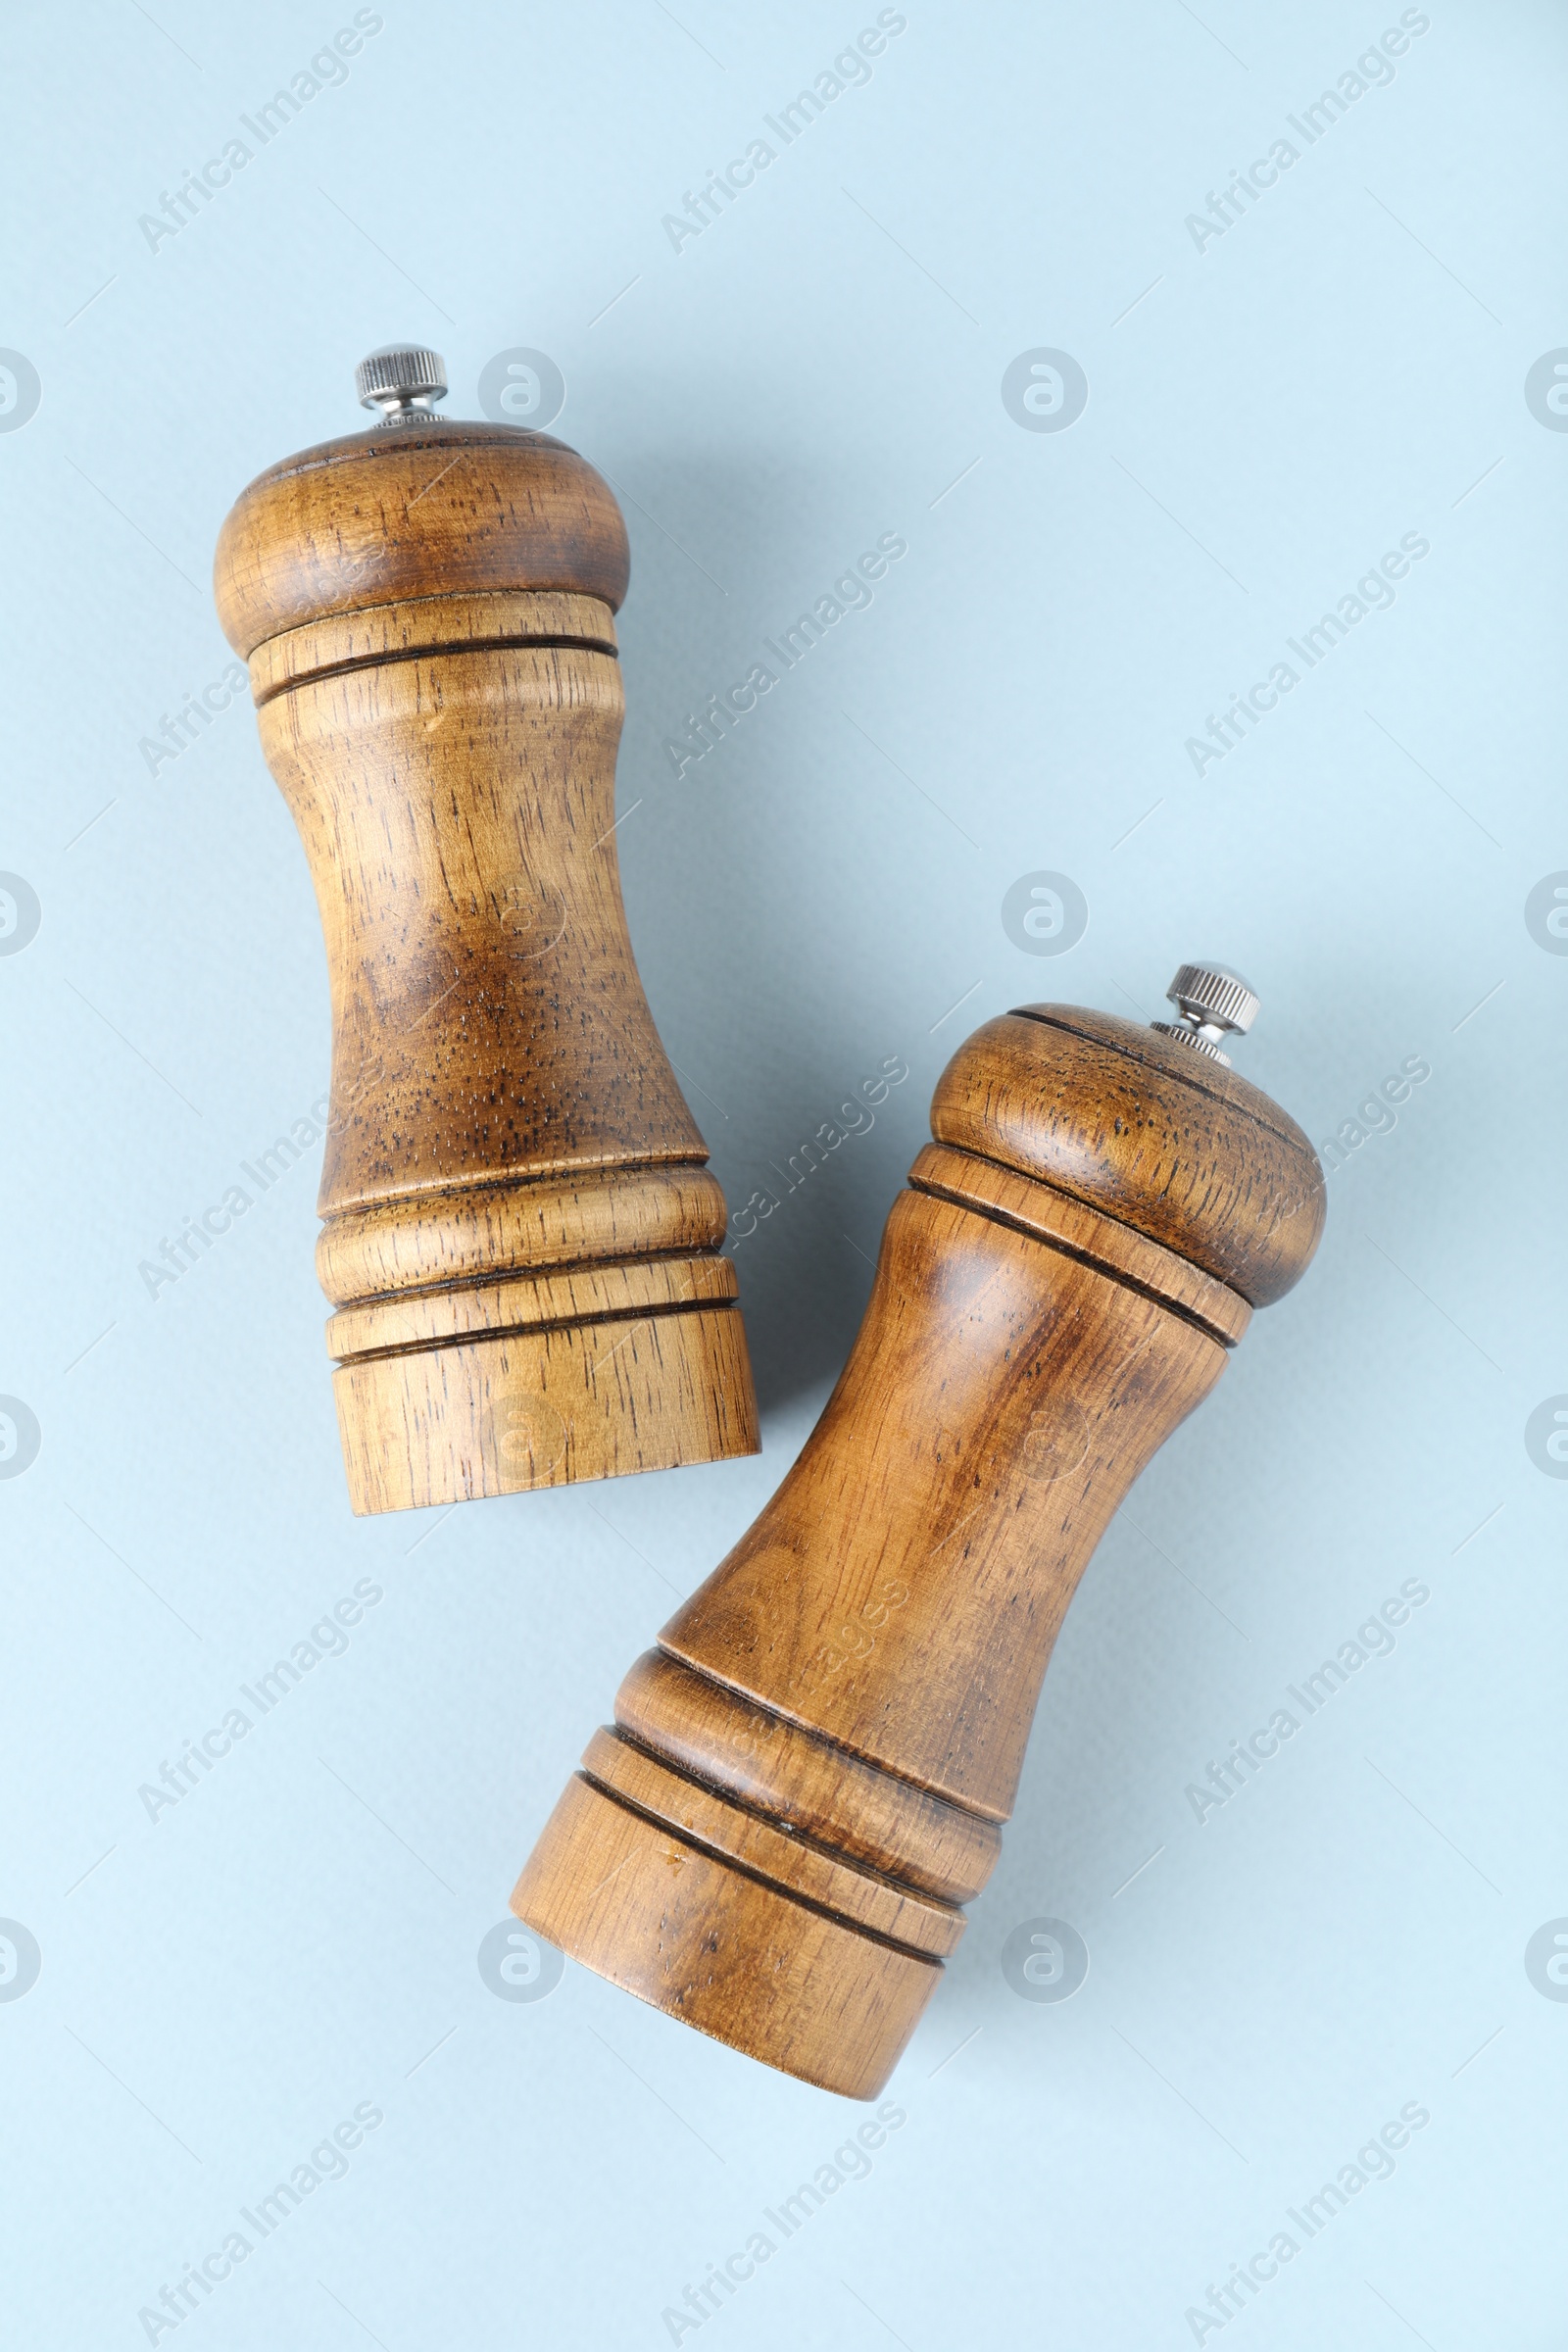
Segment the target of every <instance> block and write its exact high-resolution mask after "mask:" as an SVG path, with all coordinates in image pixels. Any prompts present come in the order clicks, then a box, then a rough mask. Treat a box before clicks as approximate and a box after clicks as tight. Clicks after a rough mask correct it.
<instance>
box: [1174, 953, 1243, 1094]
mask: <svg viewBox="0 0 1568 2352" xmlns="http://www.w3.org/2000/svg"><path fill="white" fill-rule="evenodd" d="M1165 994H1166V996H1167V997H1168V998H1169V1000H1170V1002H1171V1004H1173V1005H1175V1007H1176V1009H1177V1011H1178V1012H1179V1013H1180V1014H1181V1019H1180V1020H1179V1021H1152V1022H1151V1023H1150V1027H1151V1028H1152V1029H1157V1030H1158V1031H1159V1034H1160V1036H1161V1037H1173V1038H1175V1040H1176V1042H1177V1043H1178V1045H1183V1046H1192V1047H1193V1048H1194V1049H1195V1050H1196V1051H1197V1052H1198V1053H1200V1054H1207V1055H1208V1057H1209V1059H1210V1061H1222V1062H1223V1063H1224V1064H1225V1067H1226V1068H1227V1069H1229V1068H1230V1066H1231V1057H1230V1055H1229V1054H1227V1053H1225V1052H1224V1051H1223V1049H1222V1044H1221V1041H1222V1040H1223V1039H1224V1038H1227V1037H1245V1036H1246V1035H1247V1032H1248V1031H1249V1029H1250V1027H1251V1026H1252V1023H1253V1022H1254V1021H1255V1020H1256V1018H1257V1010H1258V1005H1257V999H1256V997H1255V996H1254V995H1253V994H1252V992H1251V990H1250V988H1249V987H1248V985H1247V982H1246V981H1245V980H1239V979H1238V978H1237V976H1236V974H1235V973H1234V972H1227V971H1225V970H1224V969H1222V967H1221V966H1220V965H1219V964H1216V963H1184V964H1183V965H1182V967H1181V969H1180V971H1179V972H1178V973H1177V974H1176V977H1175V979H1174V980H1173V981H1172V982H1171V984H1170V986H1169V988H1167V989H1166V991H1165Z"/></svg>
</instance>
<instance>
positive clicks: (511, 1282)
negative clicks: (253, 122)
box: [215, 347, 758, 1511]
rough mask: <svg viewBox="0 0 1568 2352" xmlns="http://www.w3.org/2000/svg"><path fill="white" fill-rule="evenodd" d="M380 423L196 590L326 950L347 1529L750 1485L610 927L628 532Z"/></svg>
mask: <svg viewBox="0 0 1568 2352" xmlns="http://www.w3.org/2000/svg"><path fill="white" fill-rule="evenodd" d="M357 383H358V388H359V391H360V394H361V398H362V402H363V404H364V405H365V406H366V407H372V406H373V407H378V408H380V409H381V410H382V412H383V419H382V422H381V423H380V424H379V425H378V426H376V427H375V428H373V429H371V430H370V431H368V432H361V433H356V434H354V435H352V436H351V437H349V438H348V439H345V440H341V441H328V442H325V443H323V444H322V445H321V446H320V447H319V448H316V449H309V450H306V451H305V452H304V453H303V454H302V455H301V456H299V457H296V458H288V459H285V460H284V461H283V463H282V464H281V465H278V466H272V467H271V468H270V471H268V472H267V473H264V474H262V475H261V476H260V478H259V479H258V480H256V481H254V482H252V484H251V486H250V488H249V489H248V490H246V491H245V492H244V493H243V495H242V496H241V497H240V499H239V500H238V502H237V504H236V505H235V507H234V509H233V511H232V513H231V514H230V515H229V516H228V518H227V520H226V521H225V523H224V525H223V529H222V534H221V538H220V540H219V545H218V558H217V564H216V567H215V577H216V589H217V598H218V610H219V615H220V617H221V621H222V624H223V629H224V633H225V634H226V636H227V638H228V641H229V643H230V644H231V645H232V646H233V647H234V650H235V651H236V653H238V654H241V655H242V656H243V657H244V658H245V659H246V660H247V661H248V662H249V663H250V673H251V683H252V688H253V692H254V695H255V700H256V704H257V708H258V711H259V714H260V724H261V733H262V744H263V748H264V750H265V751H266V754H267V759H268V763H269V765H270V768H271V770H272V773H273V775H274V776H275V777H276V778H277V781H278V783H279V785H280V786H281V787H282V791H283V795H284V798H285V800H286V801H287V802H288V805H289V808H290V809H291V810H292V812H293V815H294V819H295V822H296V823H297V824H298V826H299V829H300V833H301V836H302V838H303V840H304V843H305V849H306V853H307V856H308V857H309V859H310V863H311V870H312V874H313V876H314V879H315V883H316V892H317V899H318V903H319V907H320V915H321V924H322V928H323V930H324V932H325V936H326V945H327V957H328V964H329V968H330V976H331V990H332V1020H333V1036H332V1092H331V1116H330V1121H329V1126H328V1132H327V1139H326V1153H325V1164H324V1167H323V1170H322V1175H321V1191H320V1199H319V1204H318V1205H319V1212H320V1215H321V1216H322V1218H323V1219H324V1220H325V1225H324V1230H323V1232H322V1234H321V1237H320V1241H319V1247H318V1250H317V1268H318V1272H319V1278H320V1282H321V1287H322V1289H323V1290H324V1291H325V1292H326V1294H327V1297H328V1298H329V1299H331V1300H332V1302H333V1304H334V1306H335V1307H336V1309H337V1312H336V1313H335V1314H334V1315H333V1316H332V1317H331V1319H330V1321H329V1322H328V1324H327V1345H328V1348H329V1350H330V1352H331V1354H332V1355H333V1356H334V1357H335V1358H337V1360H338V1369H337V1371H336V1373H335V1375H334V1384H333V1385H334V1388H335V1392H336V1397H337V1408H338V1420H339V1424H340V1427H341V1431H342V1437H343V1451H344V1457H345V1460H346V1463H347V1466H348V1478H349V1489H350V1494H351V1495H352V1499H353V1503H354V1508H355V1509H356V1510H357V1511H387V1510H400V1509H406V1508H408V1507H409V1506H411V1505H413V1504H417V1503H437V1502H451V1501H454V1500H459V1499H462V1498H464V1497H466V1496H468V1495H497V1494H504V1493H510V1492H514V1491H515V1490H517V1489H521V1488H529V1487H543V1486H559V1485H562V1484H564V1482H566V1481H567V1480H571V1479H583V1478H609V1477H613V1476H615V1475H617V1474H618V1473H620V1472H622V1471H630V1470H649V1469H662V1468H667V1467H668V1466H670V1465H671V1464H674V1463H677V1462H708V1461H714V1460H717V1459H719V1458H721V1457H723V1456H726V1455H729V1454H740V1453H755V1452H756V1451H757V1447H758V1437H757V1411H756V1403H755V1399H754V1397H753V1394H752V1376H751V1366H750V1362H749V1360H748V1357H747V1352H746V1341H745V1335H744V1332H743V1329H742V1326H741V1320H740V1312H739V1309H738V1307H737V1305H736V1303H735V1299H736V1284H735V1272H734V1267H733V1265H732V1264H731V1263H730V1261H729V1260H728V1259H726V1258H723V1257H721V1256H719V1254H718V1247H719V1244H720V1243H721V1242H722V1240H723V1238H724V1228H725V1210H724V1199H723V1195H722V1193H721V1192H720V1190H719V1187H718V1185H717V1183H716V1181H715V1180H714V1178H713V1177H712V1176H711V1175H710V1174H709V1173H708V1170H707V1168H706V1166H705V1164H704V1163H705V1162H706V1160H707V1158H708V1152H707V1150H706V1148H705V1146H704V1143H703V1139H702V1137H701V1135H700V1134H699V1133H698V1130H697V1127H696V1124H695V1122H694V1121H693V1119H692V1116H691V1113H690V1111H689V1110H688V1109H687V1107H686V1104H685V1103H684V1101H683V1100H682V1098H681V1094H680V1091H679V1089H678V1087H677V1085H676V1083H675V1078H674V1074H673V1072H672V1070H671V1068H670V1065H669V1062H668V1060H667V1058H666V1056H665V1054H664V1052H663V1049H662V1046H661V1044H660V1041H659V1035H658V1032H657V1031H656V1029H655V1027H654V1024H653V1018H652V1015H651V1014H650V1012H649V1009H648V1005H647V1001H646V999H645V997H644V995H643V991H642V985H641V983H640V981H639V980H638V977H637V967H636V964H635V963H634V962H633V960H632V952H631V943H630V941H629V939H628V937H627V933H626V917H625V911H624V908H623V907H622V905H621V896H620V879H619V870H618V866H617V861H616V854H615V836H614V825H615V812H614V772H615V749H616V745H617V742H618V740H619V736H620V724H621V714H622V710H623V698H622V693H621V680H620V669H619V664H618V662H617V661H616V657H615V628H614V621H613V613H615V611H616V609H617V607H618V606H619V604H620V601H621V599H622V597H623V595H624V594H625V589H626V573H627V548H626V531H625V525H624V523H623V522H622V520H621V515H620V510H619V508H618V507H617V506H616V504H615V501H614V499H613V496H612V495H611V492H610V490H609V488H608V487H607V485H606V484H605V482H604V481H603V480H602V479H601V478H600V476H599V475H598V474H597V473H596V472H595V471H594V469H593V467H592V466H589V465H588V464H587V463H586V462H585V461H584V460H583V459H582V458H580V457H578V456H577V455H576V453H575V452H574V451H573V450H570V449H567V448H565V447H564V445H563V444H562V443H561V442H559V441H555V440H552V439H551V438H550V437H549V436H548V435H547V434H544V433H534V432H528V431H525V430H523V429H522V428H520V427H517V426H509V425H493V424H456V423H447V422H446V421H445V420H444V419H442V418H441V417H438V416H436V414H435V413H434V410H433V408H432V406H431V403H432V402H433V401H435V400H438V399H440V398H441V397H442V396H443V394H444V393H445V390H446V384H445V380H444V371H443V368H442V363H441V361H440V359H439V358H438V356H437V355H436V354H435V353H434V352H430V351H424V350H419V349H404V348H401V347H394V348H390V349H388V350H387V351H384V352H378V353H375V354H373V355H372V357H371V358H370V359H368V360H367V361H366V362H364V364H363V365H362V366H361V368H360V369H359V371H358V376H357Z"/></svg>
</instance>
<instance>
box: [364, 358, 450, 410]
mask: <svg viewBox="0 0 1568 2352" xmlns="http://www.w3.org/2000/svg"><path fill="white" fill-rule="evenodd" d="M354 389H355V391H356V393H357V394H358V395H359V402H360V406H361V408H362V409H379V410H380V412H381V422H382V424H383V425H387V424H443V423H445V421H446V419H445V418H444V417H438V416H437V415H436V413H435V407H434V404H435V402H436V401H438V400H445V398H446V396H447V365H446V362H445V360H443V359H442V357H441V354H440V353H439V352H438V351H429V350H427V349H426V348H425V346H424V345H423V344H422V343H383V345H382V346H381V348H380V350H379V351H372V352H371V353H370V355H369V357H368V359H364V360H362V361H361V362H360V364H359V366H358V367H357V368H355V370H354Z"/></svg>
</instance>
